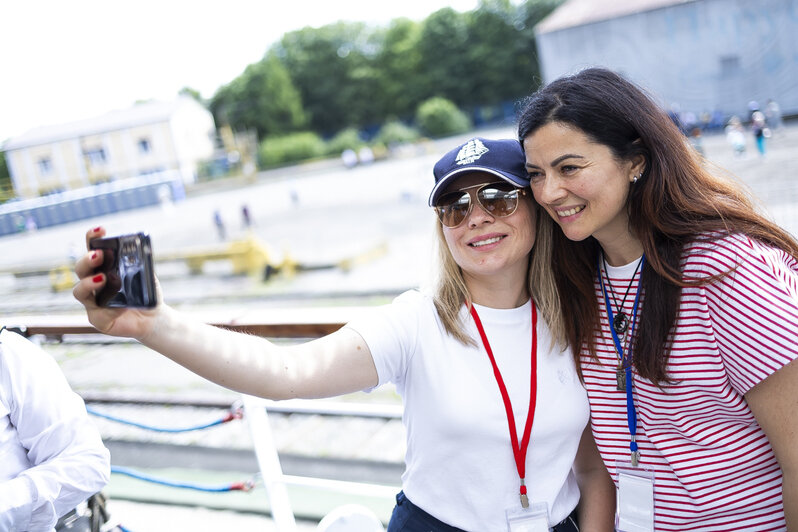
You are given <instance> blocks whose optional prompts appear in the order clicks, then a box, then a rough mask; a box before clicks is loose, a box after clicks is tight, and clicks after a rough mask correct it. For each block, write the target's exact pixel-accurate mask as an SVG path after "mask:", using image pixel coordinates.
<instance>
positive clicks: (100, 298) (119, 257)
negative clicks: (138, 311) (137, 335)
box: [89, 233, 157, 308]
mask: <svg viewBox="0 0 798 532" xmlns="http://www.w3.org/2000/svg"><path fill="white" fill-rule="evenodd" d="M89 248H90V249H101V250H103V262H102V264H101V265H100V266H99V267H97V268H95V271H94V273H103V274H105V278H106V282H105V286H103V287H102V289H101V290H99V291H97V293H96V298H95V300H96V302H97V305H98V306H100V307H138V308H152V307H154V306H155V305H156V303H157V300H156V297H155V273H154V270H153V267H152V246H151V244H150V237H149V236H148V235H145V234H144V233H137V234H133V235H122V236H116V237H110V238H95V239H92V240H90V241H89Z"/></svg>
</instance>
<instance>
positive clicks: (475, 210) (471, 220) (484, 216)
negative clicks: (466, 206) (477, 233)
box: [468, 201, 495, 227]
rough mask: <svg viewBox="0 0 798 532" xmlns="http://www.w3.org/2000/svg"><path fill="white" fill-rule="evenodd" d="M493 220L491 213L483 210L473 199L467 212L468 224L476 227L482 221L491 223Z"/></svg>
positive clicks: (482, 222)
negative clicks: (469, 210)
mask: <svg viewBox="0 0 798 532" xmlns="http://www.w3.org/2000/svg"><path fill="white" fill-rule="evenodd" d="M494 220H495V218H494V217H493V215H492V214H491V213H489V212H488V211H486V210H485V207H483V206H482V205H481V204H480V203H479V202H478V201H475V202H474V204H473V205H472V206H471V212H470V213H468V226H469V227H477V226H479V225H481V224H484V223H492V222H493V221H494Z"/></svg>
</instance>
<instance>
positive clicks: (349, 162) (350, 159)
mask: <svg viewBox="0 0 798 532" xmlns="http://www.w3.org/2000/svg"><path fill="white" fill-rule="evenodd" d="M341 161H342V162H343V163H344V166H346V167H347V168H354V167H355V166H356V165H357V153H356V152H355V150H353V149H351V148H347V149H345V150H344V151H343V152H341Z"/></svg>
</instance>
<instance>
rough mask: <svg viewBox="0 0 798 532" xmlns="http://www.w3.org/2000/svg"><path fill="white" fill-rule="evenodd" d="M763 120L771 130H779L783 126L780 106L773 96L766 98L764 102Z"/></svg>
mask: <svg viewBox="0 0 798 532" xmlns="http://www.w3.org/2000/svg"><path fill="white" fill-rule="evenodd" d="M765 120H766V121H767V124H768V127H770V130H771V131H780V130H781V128H782V127H783V126H784V122H783V120H782V117H781V107H779V104H778V103H776V101H775V100H774V99H773V98H770V99H768V102H767V104H765Z"/></svg>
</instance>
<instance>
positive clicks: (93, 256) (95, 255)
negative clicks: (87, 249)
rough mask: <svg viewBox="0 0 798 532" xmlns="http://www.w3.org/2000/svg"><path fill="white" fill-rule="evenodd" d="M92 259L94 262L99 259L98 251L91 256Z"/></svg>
mask: <svg viewBox="0 0 798 532" xmlns="http://www.w3.org/2000/svg"><path fill="white" fill-rule="evenodd" d="M91 258H92V260H94V259H96V258H97V252H96V251H95V252H94V253H92V254H91Z"/></svg>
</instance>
